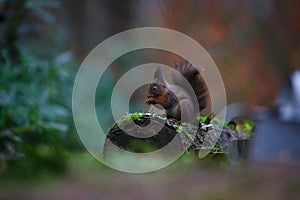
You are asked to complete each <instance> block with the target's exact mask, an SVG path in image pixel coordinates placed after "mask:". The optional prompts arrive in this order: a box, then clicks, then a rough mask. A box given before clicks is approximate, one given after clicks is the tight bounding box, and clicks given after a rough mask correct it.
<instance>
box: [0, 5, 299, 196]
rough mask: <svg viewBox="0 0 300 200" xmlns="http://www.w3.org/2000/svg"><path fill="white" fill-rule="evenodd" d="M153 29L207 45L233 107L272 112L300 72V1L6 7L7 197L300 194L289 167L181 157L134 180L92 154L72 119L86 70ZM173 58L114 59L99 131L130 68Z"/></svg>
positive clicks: (0, 165) (1, 172)
mask: <svg viewBox="0 0 300 200" xmlns="http://www.w3.org/2000/svg"><path fill="white" fill-rule="evenodd" d="M147 26H158V27H165V28H170V29H174V30H177V31H180V32H182V33H184V34H186V35H188V36H190V37H192V38H193V39H195V40H196V41H197V42H199V43H200V44H201V45H202V46H203V47H204V48H205V49H206V50H207V52H208V53H209V54H210V56H211V57H212V58H213V60H214V61H215V63H216V65H217V66H218V68H219V70H220V72H221V75H222V77H223V80H224V84H225V88H226V92H227V101H228V103H229V104H230V103H234V102H244V103H246V104H247V105H256V106H258V105H260V106H266V107H270V106H273V105H274V103H275V100H276V98H277V94H278V93H279V91H280V89H281V88H282V85H283V83H284V82H285V80H286V79H287V77H288V76H289V75H290V74H291V73H292V72H293V71H294V70H296V69H299V67H300V38H299V35H300V1H298V0H291V1H280V0H264V1H259V0H243V1H237V0H227V1H207V0H199V1H196V0H189V1H188V0H183V1H171V0H162V1H159V0H156V1H152V0H149V1H146V0H136V1H135V0H124V1H109V0H98V1H96V0H86V1H83V0H78V1H71V0H62V1H58V0H57V1H56V0H0V199H41V198H44V199H45V198H46V199H47V198H48V199H53V198H56V199H57V198H58V197H59V198H61V199H63V198H64V197H66V198H68V197H69V198H73V199H85V198H90V199H98V198H100V197H103V198H105V199H112V198H115V197H116V198H119V199H121V198H125V199H140V198H146V199H147V198H149V199H159V198H160V197H163V198H165V199H168V198H172V199H174V197H176V198H178V199H200V198H202V199H221V198H220V197H221V195H220V196H219V195H217V193H216V192H215V191H214V190H216V191H218V194H222V196H223V198H222V199H234V198H238V197H241V196H243V197H244V199H247V198H249V199H250V197H253V196H254V197H261V196H260V195H263V197H264V198H263V199H276V198H278V199H282V198H284V199H286V198H287V199H288V198H290V199H296V198H297V197H300V196H299V195H300V193H299V192H297V191H298V189H299V187H300V182H299V180H300V179H299V177H300V173H299V170H298V169H297V167H296V168H295V167H294V166H291V165H289V164H287V165H278V166H277V165H276V166H272V167H271V166H270V165H264V166H263V167H261V168H259V170H257V169H251V170H250V169H248V168H247V169H244V170H242V171H241V170H240V169H239V170H237V169H234V170H232V169H228V167H220V166H218V167H214V168H213V169H211V167H207V165H204V166H203V165H202V164H199V161H196V163H195V162H194V161H183V162H182V163H180V164H179V163H177V164H175V165H174V166H172V167H169V168H167V169H165V170H162V171H160V172H156V173H152V174H148V175H140V176H135V175H127V174H122V173H119V172H115V171H113V170H111V169H108V168H106V167H105V166H102V165H101V164H100V163H98V162H97V161H95V160H94V159H93V158H92V157H91V156H90V155H88V153H87V152H86V151H85V149H84V147H83V145H82V144H81V142H80V140H79V138H78V136H77V134H76V130H75V128H74V124H73V119H72V112H71V95H72V86H73V81H74V78H75V75H76V72H77V70H78V68H79V66H80V63H81V62H82V61H83V59H84V58H85V56H86V55H87V54H88V53H89V52H90V51H91V50H92V49H93V48H94V47H95V46H96V45H98V44H99V43H100V42H102V41H103V40H105V39H106V38H108V37H109V36H112V35H114V34H117V33H119V32H121V31H125V30H128V29H132V28H137V27H147ZM170 57H172V56H170V55H169V54H167V53H166V52H161V51H153V50H145V51H140V52H139V51H136V52H131V53H129V54H127V55H124V56H122V57H121V58H120V59H118V60H116V61H115V62H114V63H113V64H112V65H111V66H110V67H109V68H108V70H106V71H105V76H103V78H102V79H101V80H100V82H102V83H103V85H104V87H100V86H99V88H98V90H97V97H96V109H97V112H98V113H101V115H105V116H107V117H106V118H104V119H103V118H102V119H101V120H100V121H101V125H103V126H104V127H105V128H106V129H108V128H109V127H111V125H112V124H113V120H112V117H111V113H110V110H108V109H107V105H108V104H109V103H110V95H111V90H112V88H113V85H114V83H116V81H117V80H118V78H119V77H120V76H121V75H122V74H123V73H125V72H126V71H128V70H129V69H130V68H132V67H133V66H135V65H137V64H141V63H143V62H144V63H145V62H150V61H151V62H153V61H158V62H159V61H162V59H166V58H170ZM166 60H168V59H166ZM165 62H166V63H169V64H172V62H173V61H172V60H171V61H170V59H169V60H168V61H165ZM109 105H110V104H109ZM139 109H141V108H140V107H138V106H137V107H134V106H133V108H132V111H139ZM124 114H125V113H124ZM191 162H192V163H191ZM279 182H280V183H279ZM28 183H30V184H28ZM127 183H128V184H127ZM262 186H265V187H262ZM170 187H171V188H174V189H172V192H171V193H170V192H169V191H167V190H169V188H170ZM253 191H258V192H254V193H253ZM147 195H152V198H150V197H151V196H149V197H146V196H147ZM288 195H290V196H288ZM251 199H252V198H251Z"/></svg>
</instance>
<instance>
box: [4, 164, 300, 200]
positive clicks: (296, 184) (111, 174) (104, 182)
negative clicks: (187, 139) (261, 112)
mask: <svg viewBox="0 0 300 200" xmlns="http://www.w3.org/2000/svg"><path fill="white" fill-rule="evenodd" d="M92 162H94V163H93V164H92V166H90V165H89V166H80V165H77V164H76V163H73V166H72V167H71V168H70V170H69V171H68V172H67V173H66V174H65V175H64V176H62V177H59V178H53V179H51V180H49V181H44V182H37V183H31V184H26V183H24V182H23V183H22V182H21V183H14V184H12V183H9V184H2V185H1V187H0V199H3V200H9V199H14V200H15V199H22V200H26V199H31V200H40V199H43V200H48V199H49V200H50V199H51V200H52V199H57V200H65V199H74V200H84V199H91V200H93V199H120V200H121V199H122V200H127V199H128V200H129V199H130V200H138V199H143V200H148V199H149V200H150V199H151V200H155V199H175V200H176V199H178V200H180V199H189V200H193V199H208V200H213V199H225V200H226V199H228V200H229V199H244V200H247V199H249V200H250V199H251V200H252V199H264V200H267V199H272V200H273V199H300V170H299V166H288V165H279V164H278V165H273V164H272V165H271V164H264V165H255V166H247V167H243V168H234V169H232V168H231V169H230V168H224V167H217V166H212V165H202V164H199V160H198V161H196V162H195V161H192V162H190V161H189V162H188V163H185V164H183V165H182V164H180V165H178V166H176V164H174V165H173V166H172V165H171V166H169V167H167V168H165V169H163V170H160V171H157V172H152V173H147V174H128V173H122V172H118V171H115V170H113V169H108V168H106V167H103V166H101V165H100V164H99V163H98V162H97V161H92Z"/></svg>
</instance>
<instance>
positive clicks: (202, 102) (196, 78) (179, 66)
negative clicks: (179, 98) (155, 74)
mask: <svg viewBox="0 0 300 200" xmlns="http://www.w3.org/2000/svg"><path fill="white" fill-rule="evenodd" d="M174 69H175V70H176V71H178V72H179V73H181V74H182V76H183V77H185V78H186V80H187V81H188V82H189V83H190V85H191V87H192V88H193V90H194V92H195V95H196V98H197V101H198V105H199V111H201V110H203V109H204V108H206V106H207V95H208V93H207V86H206V84H205V81H204V79H203V78H202V77H201V75H200V73H199V71H198V70H197V69H196V68H195V67H194V66H193V65H192V64H190V63H189V62H188V61H185V60H184V61H180V62H177V63H175V66H174ZM172 79H173V83H174V84H175V85H179V86H181V87H183V88H187V86H186V84H184V82H183V81H182V77H180V76H178V74H177V73H173V74H172Z"/></svg>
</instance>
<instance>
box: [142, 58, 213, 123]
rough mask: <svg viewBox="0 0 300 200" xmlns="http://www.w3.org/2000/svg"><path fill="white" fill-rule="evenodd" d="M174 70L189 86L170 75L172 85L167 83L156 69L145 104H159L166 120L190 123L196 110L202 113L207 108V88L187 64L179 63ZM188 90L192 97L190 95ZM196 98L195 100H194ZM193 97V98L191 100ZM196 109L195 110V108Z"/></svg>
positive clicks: (199, 76) (173, 74)
mask: <svg viewBox="0 0 300 200" xmlns="http://www.w3.org/2000/svg"><path fill="white" fill-rule="evenodd" d="M174 70H176V71H177V72H179V73H180V74H181V75H182V76H183V77H184V78H185V79H186V80H187V81H188V83H189V84H190V86H189V87H187V86H186V82H184V81H182V78H183V77H182V76H180V75H178V73H175V72H173V73H172V82H173V83H172V84H170V83H168V82H167V81H166V80H165V79H164V78H163V74H162V72H161V69H160V67H158V68H157V69H156V72H155V75H154V81H153V82H152V83H151V84H150V85H149V87H148V92H147V99H146V103H147V104H148V105H150V104H159V105H161V106H162V107H163V108H164V109H165V110H166V114H167V118H168V119H173V120H176V121H183V120H184V121H191V120H195V119H196V117H197V116H196V115H199V113H196V112H195V111H196V110H199V112H200V111H202V110H203V109H204V108H205V107H206V106H207V87H206V84H205V81H204V80H203V78H202V77H201V75H200V73H199V71H198V70H197V69H196V68H195V67H194V66H193V65H192V64H190V63H189V62H187V61H181V62H178V63H176V64H175V66H174ZM190 88H192V89H193V91H192V92H194V95H190V94H191V91H190V90H189V89H190ZM195 96H196V98H195ZM192 97H194V98H192ZM196 106H197V107H198V108H197V107H196Z"/></svg>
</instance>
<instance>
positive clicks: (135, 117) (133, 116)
mask: <svg viewBox="0 0 300 200" xmlns="http://www.w3.org/2000/svg"><path fill="white" fill-rule="evenodd" d="M144 114H145V113H140V112H136V113H132V114H130V115H129V116H130V119H131V120H132V121H138V120H140V119H141V117H142V116H143V115H144Z"/></svg>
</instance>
